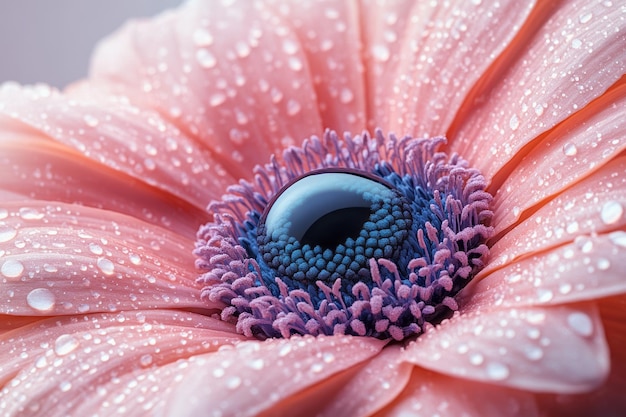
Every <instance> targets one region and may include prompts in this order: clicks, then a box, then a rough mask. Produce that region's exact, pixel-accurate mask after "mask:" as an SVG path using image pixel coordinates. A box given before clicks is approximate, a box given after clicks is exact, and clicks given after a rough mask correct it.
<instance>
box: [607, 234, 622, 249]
mask: <svg viewBox="0 0 626 417" xmlns="http://www.w3.org/2000/svg"><path fill="white" fill-rule="evenodd" d="M609 239H611V242H613V243H614V244H616V245H617V246H621V247H622V248H626V232H624V231H622V230H619V231H617V232H613V233H611V234H609Z"/></svg>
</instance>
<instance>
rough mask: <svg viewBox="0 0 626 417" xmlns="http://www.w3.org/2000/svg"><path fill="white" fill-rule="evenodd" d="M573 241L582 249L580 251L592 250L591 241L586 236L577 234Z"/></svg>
mask: <svg viewBox="0 0 626 417" xmlns="http://www.w3.org/2000/svg"><path fill="white" fill-rule="evenodd" d="M574 243H575V244H576V246H578V248H579V249H580V250H581V251H582V253H590V252H591V251H592V250H593V241H592V240H591V239H589V238H588V237H586V236H578V237H576V239H574Z"/></svg>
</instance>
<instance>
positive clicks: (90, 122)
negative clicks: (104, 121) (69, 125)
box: [83, 114, 100, 127]
mask: <svg viewBox="0 0 626 417" xmlns="http://www.w3.org/2000/svg"><path fill="white" fill-rule="evenodd" d="M83 120H84V121H85V124H87V126H89V127H96V126H98V123H100V121H99V120H98V119H97V118H96V117H95V116H92V115H90V114H86V115H84V116H83Z"/></svg>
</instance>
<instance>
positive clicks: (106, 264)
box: [96, 258, 115, 275]
mask: <svg viewBox="0 0 626 417" xmlns="http://www.w3.org/2000/svg"><path fill="white" fill-rule="evenodd" d="M96 264H97V265H98V268H100V270H101V271H102V272H103V273H104V274H105V275H113V272H115V265H113V262H111V261H110V260H109V259H107V258H98V261H97V262H96Z"/></svg>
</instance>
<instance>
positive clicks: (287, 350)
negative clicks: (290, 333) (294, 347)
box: [278, 343, 291, 357]
mask: <svg viewBox="0 0 626 417" xmlns="http://www.w3.org/2000/svg"><path fill="white" fill-rule="evenodd" d="M290 352H291V345H290V344H289V343H285V344H284V345H283V346H282V347H281V348H280V350H279V351H278V356H280V357H284V356H287V355H288V354H289V353H290Z"/></svg>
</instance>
